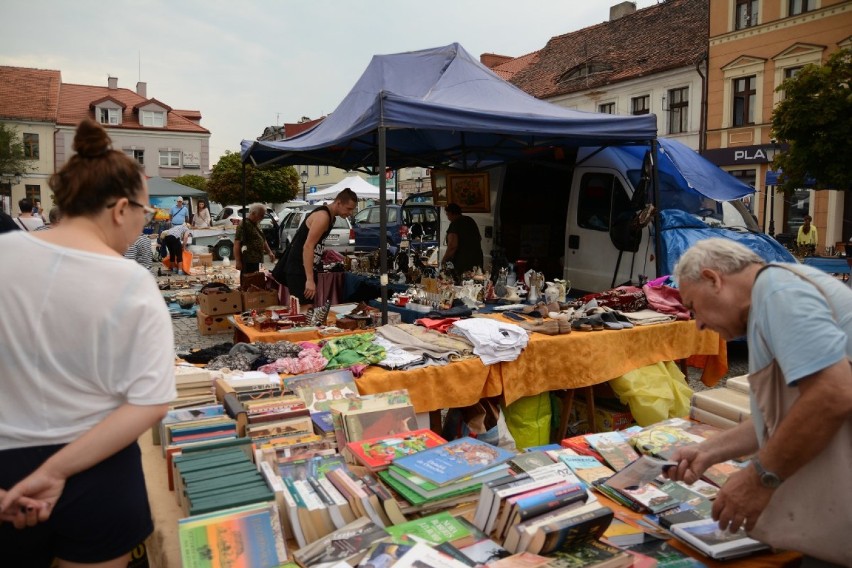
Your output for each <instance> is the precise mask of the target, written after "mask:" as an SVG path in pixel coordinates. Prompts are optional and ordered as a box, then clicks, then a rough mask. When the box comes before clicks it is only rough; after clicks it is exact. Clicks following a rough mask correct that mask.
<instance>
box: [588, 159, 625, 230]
mask: <svg viewBox="0 0 852 568" xmlns="http://www.w3.org/2000/svg"><path fill="white" fill-rule="evenodd" d="M629 210H630V199H629V198H628V197H627V192H625V191H624V186H623V185H621V182H620V181H619V179H618V178H617V177H615V176H614V175H612V174H603V173H591V174H584V175H583V179H582V180H580V199H579V201H578V203H577V224H578V225H580V226H581V227H583V228H585V229H593V230H595V231H609V228H610V226H611V223H612V220H613V219H617V218H618V217H619V215H621V214H622V213H624V212H626V211H629Z"/></svg>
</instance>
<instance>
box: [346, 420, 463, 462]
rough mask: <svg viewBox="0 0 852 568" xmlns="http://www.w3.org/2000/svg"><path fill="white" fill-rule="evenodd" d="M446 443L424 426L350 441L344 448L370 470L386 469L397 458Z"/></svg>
mask: <svg viewBox="0 0 852 568" xmlns="http://www.w3.org/2000/svg"><path fill="white" fill-rule="evenodd" d="M446 443H447V441H446V440H445V439H443V438H442V437H440V436H439V435H437V434H435V433H434V432H433V431H432V430H429V429H428V428H426V429H421V430H412V431H411V432H406V433H403V434H399V435H395V436H386V435H385V436H380V437H378V438H367V439H364V440H360V441H358V442H350V443H349V444H347V445H346V448H347V450H348V451H349V452H350V453H351V455H352V457H353V458H354V459H355V460H356V461H357V462H358V463H359V464H361V465H363V466H365V467H366V468H367V469H369V470H371V471H378V470H381V469H386V468H387V467H388V466H389V465H390V464H391V462H393V461H394V460H395V459H397V458H401V457H402V456H408V455H411V454H416V453H417V452H421V451H423V450H426V449H429V448H434V447H436V446H440V445H443V444H446Z"/></svg>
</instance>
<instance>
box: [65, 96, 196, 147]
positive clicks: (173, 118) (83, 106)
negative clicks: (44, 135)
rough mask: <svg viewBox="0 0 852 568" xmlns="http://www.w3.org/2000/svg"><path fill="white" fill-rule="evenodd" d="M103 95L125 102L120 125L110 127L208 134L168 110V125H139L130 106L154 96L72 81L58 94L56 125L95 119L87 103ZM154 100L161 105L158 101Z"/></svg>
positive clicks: (135, 114)
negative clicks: (78, 83) (144, 95)
mask: <svg viewBox="0 0 852 568" xmlns="http://www.w3.org/2000/svg"><path fill="white" fill-rule="evenodd" d="M104 97H111V98H112V99H114V100H116V101H119V102H121V103H122V104H124V105H126V106H125V108H124V111H123V112H122V113H121V125H120V126H110V128H119V129H138V130H165V131H176V132H199V133H204V134H209V133H210V131H209V130H207V129H206V128H204V127H203V126H200V125H198V124H195V123H194V122H192V120H190V119H188V118H186V117H185V116H183V115H181V114H180V113H177V112H174V111H171V112H169V113H168V117H167V121H166V122H167V124H168V126H166V127H165V128H155V127H146V126H142V125H141V124H140V123H139V114H138V113H136V112H134V111H133V107H135V106H137V105H140V104H145V103H146V102H148V101H152V102H154V101H156V99H147V98H145V97H141V96H139V95H137V94H136V92H135V91H131V90H130V89H110V88H109V87H95V86H92V85H75V84H72V83H62V91H61V94H60V97H59V116H58V118H57V120H56V122H57V123H58V124H68V125H76V124H77V123H79V122H80V121H81V120H83V119H84V118H94V114H93V111H92V110H91V109H90V108H89V104H90V103H91V102H92V101H96V100H99V99H103V98H104ZM156 102H157V103H158V104H160V105H163V103H161V102H159V101H156ZM163 106H165V105H163Z"/></svg>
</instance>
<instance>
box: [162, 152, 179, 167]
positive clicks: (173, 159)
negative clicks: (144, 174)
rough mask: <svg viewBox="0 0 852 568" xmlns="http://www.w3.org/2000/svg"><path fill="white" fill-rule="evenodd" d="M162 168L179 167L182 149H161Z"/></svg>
mask: <svg viewBox="0 0 852 568" xmlns="http://www.w3.org/2000/svg"><path fill="white" fill-rule="evenodd" d="M160 167H161V168H179V167H180V150H160Z"/></svg>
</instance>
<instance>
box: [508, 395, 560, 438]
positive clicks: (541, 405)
mask: <svg viewBox="0 0 852 568" xmlns="http://www.w3.org/2000/svg"><path fill="white" fill-rule="evenodd" d="M503 414H504V415H505V417H506V425H507V426H508V428H509V432H511V433H512V437H514V438H515V444H517V446H518V448H529V447H532V446H543V445H545V444H549V443H550V419H551V409H550V393H548V392H544V393H541V394H537V395H534V396H525V397H524V398H521V399H518V400H516V401H515V402H513V403H512V404H510V405H509V406H507V407H505V408H504V409H503Z"/></svg>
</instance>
